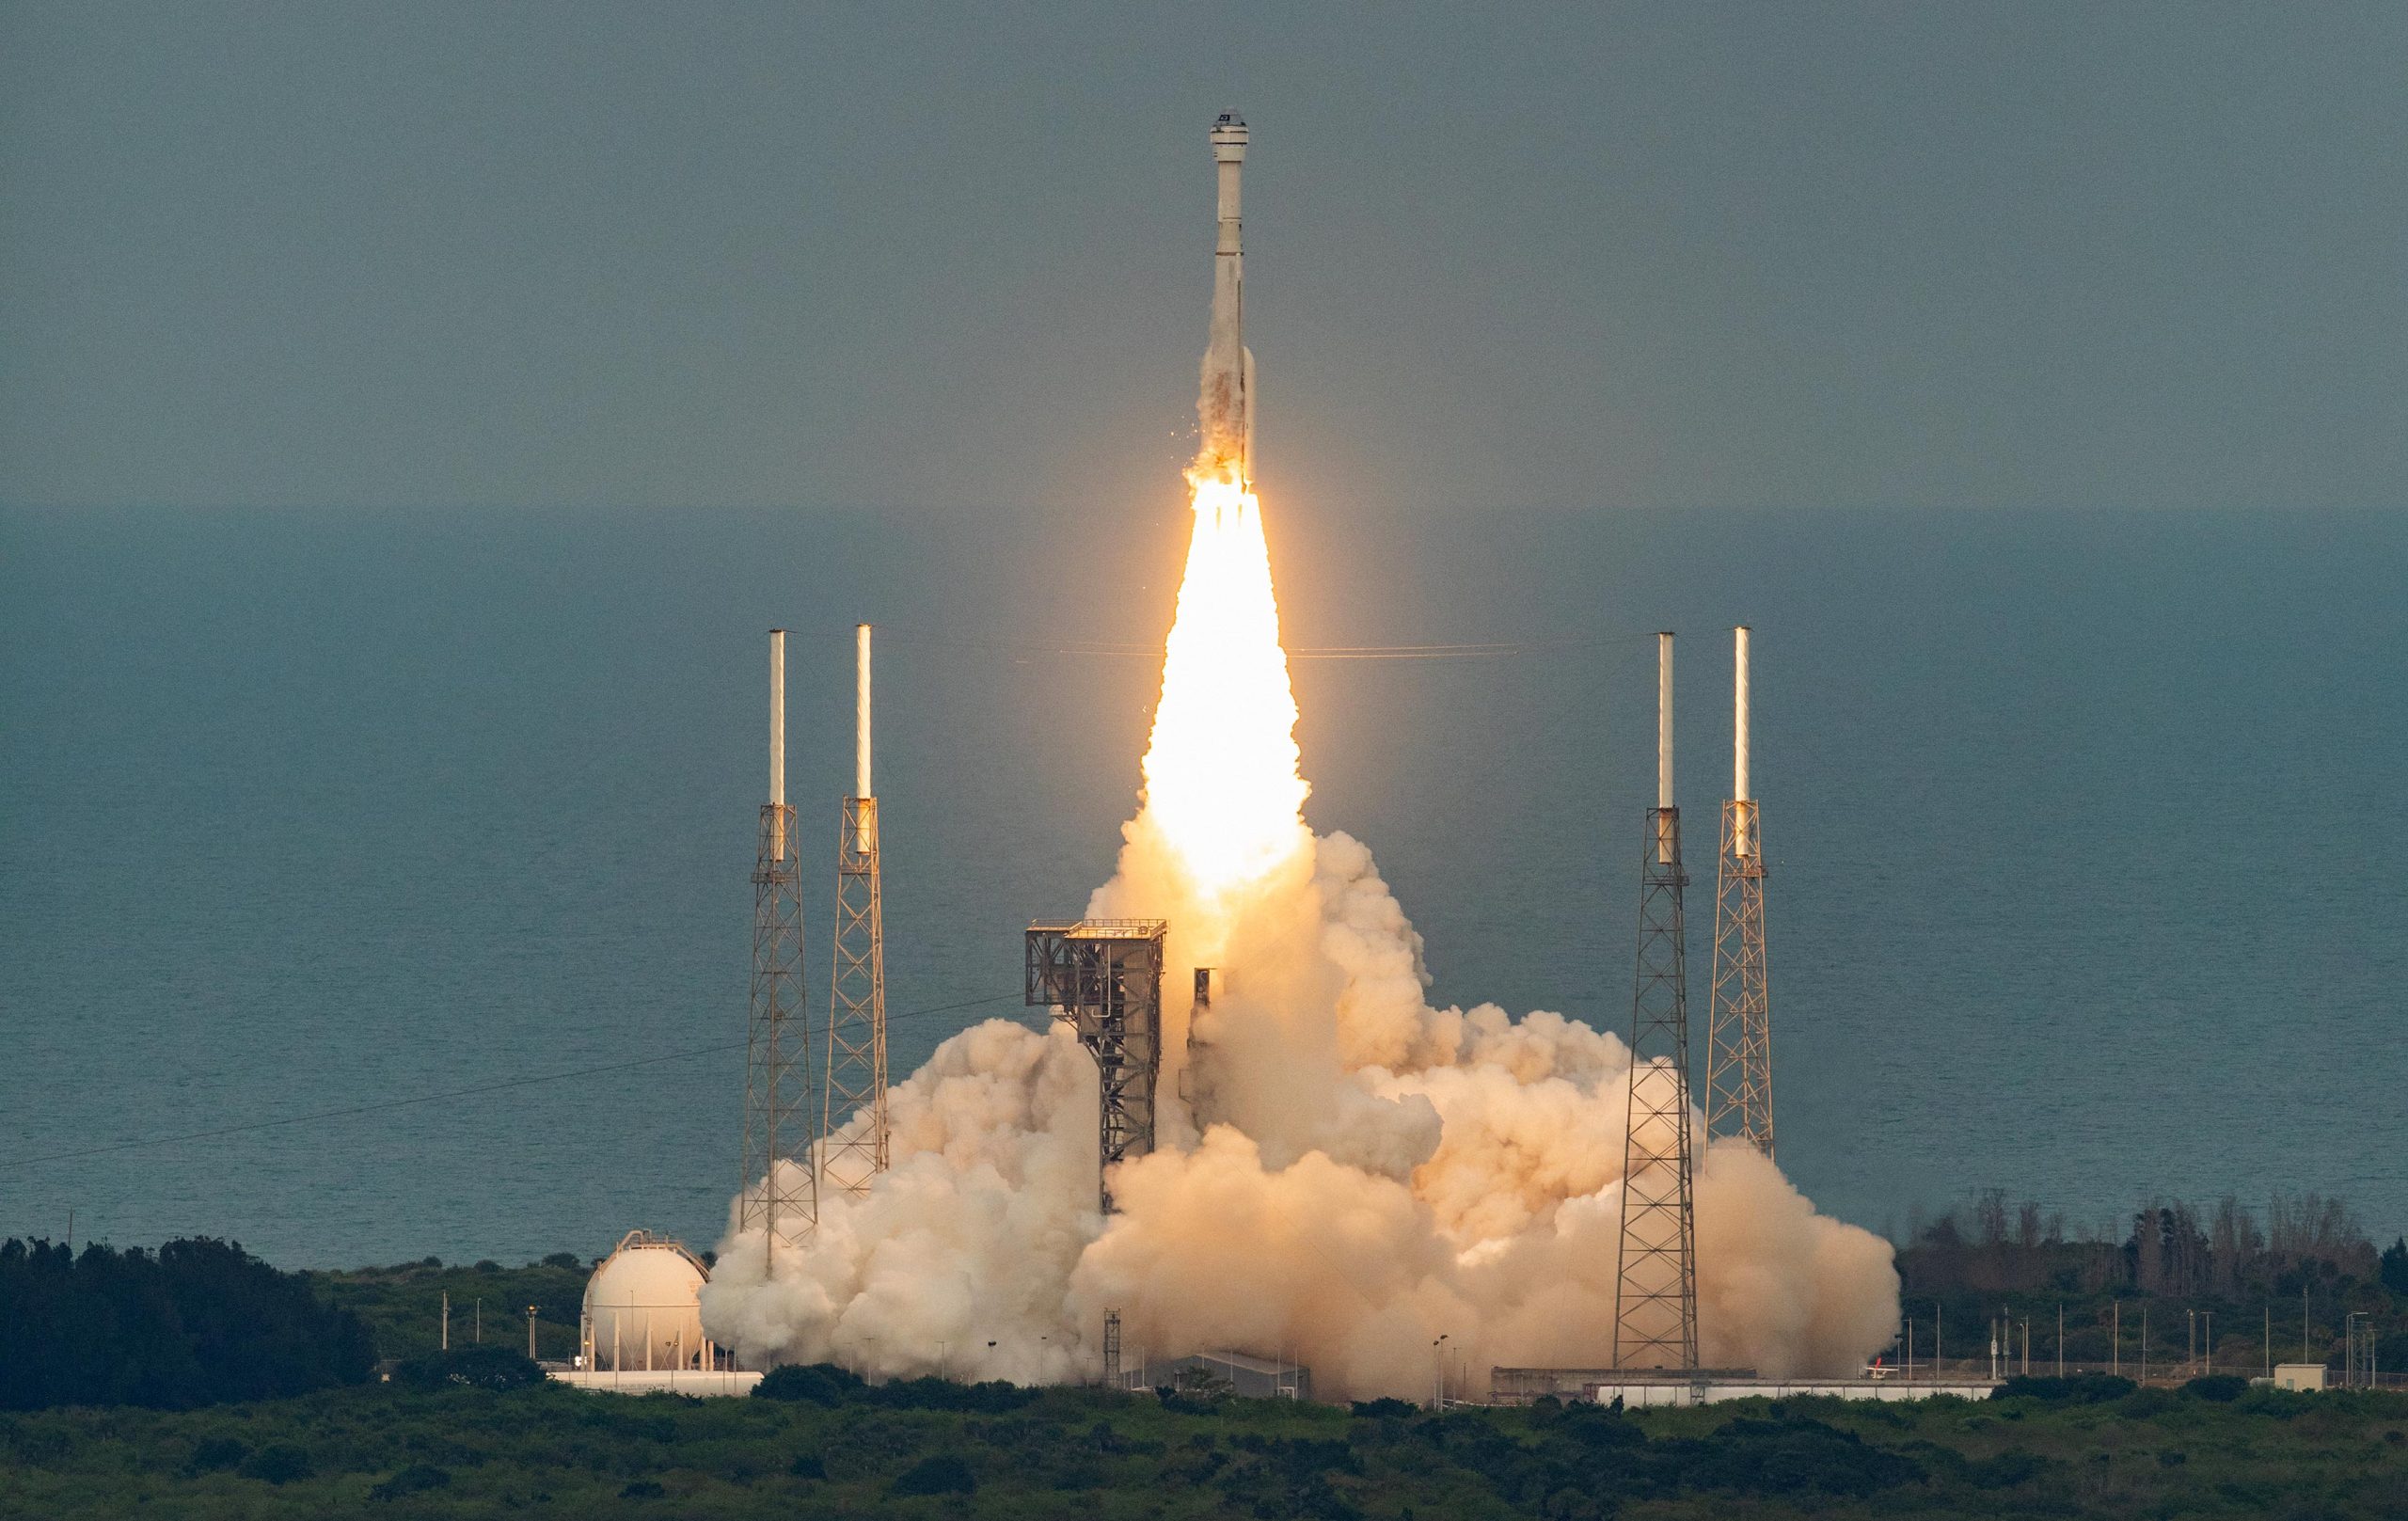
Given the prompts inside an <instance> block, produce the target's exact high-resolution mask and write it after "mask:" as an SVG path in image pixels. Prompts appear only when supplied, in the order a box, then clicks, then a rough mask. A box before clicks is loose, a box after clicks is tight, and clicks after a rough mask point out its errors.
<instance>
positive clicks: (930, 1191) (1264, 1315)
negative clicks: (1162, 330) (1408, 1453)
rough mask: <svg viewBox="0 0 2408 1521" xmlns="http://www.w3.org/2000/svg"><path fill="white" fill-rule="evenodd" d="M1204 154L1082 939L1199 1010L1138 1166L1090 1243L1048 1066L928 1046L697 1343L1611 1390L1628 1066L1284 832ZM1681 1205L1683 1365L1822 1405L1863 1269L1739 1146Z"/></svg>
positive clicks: (1709, 1160)
mask: <svg viewBox="0 0 2408 1521" xmlns="http://www.w3.org/2000/svg"><path fill="white" fill-rule="evenodd" d="M1212 145H1213V151H1214V157H1215V160H1216V162H1217V164H1218V169H1217V173H1218V175H1219V177H1220V184H1221V210H1222V220H1221V234H1220V242H1219V244H1218V246H1216V250H1215V254H1216V257H1215V259H1214V265H1215V271H1214V280H1213V302H1212V315H1213V322H1212V342H1211V344H1210V346H1209V347H1208V349H1207V351H1206V357H1205V361H1204V368H1203V376H1202V381H1203V383H1202V385H1201V387H1200V388H1199V392H1198V397H1197V417H1198V422H1199V432H1200V434H1201V440H1200V445H1199V450H1198V454H1197V458H1196V463H1195V465H1194V466H1193V467H1191V469H1190V471H1189V480H1190V482H1191V483H1193V486H1194V489H1195V520H1194V523H1193V525H1192V529H1191V536H1190V539H1189V543H1188V556H1187V568H1186V575H1185V578H1184V580H1183V581H1182V583H1181V585H1180V593H1179V603H1178V610H1177V613H1176V616H1175V620H1174V622H1173V625H1172V627H1171V631H1170V635H1169V638H1168V641H1167V642H1166V645H1165V653H1164V662H1163V685H1162V693H1161V699H1160V702H1159V704H1158V705H1157V707H1156V709H1155V714H1154V726H1153V733H1152V737H1151V738H1150V740H1149V744H1148V748H1147V751H1146V754H1145V757H1144V762H1143V767H1142V778H1143V791H1142V802H1141V805H1140V807H1139V809H1138V811H1137V815H1136V816H1135V817H1133V818H1132V819H1131V820H1130V821H1129V822H1128V824H1127V825H1126V826H1125V827H1124V830H1123V834H1124V840H1125V843H1124V845H1123V847H1122V849H1121V853H1120V860H1119V863H1118V868H1117V872H1116V873H1115V875H1114V877H1113V879H1111V880H1110V881H1109V882H1107V883H1105V884H1104V885H1103V886H1102V887H1101V888H1099V889H1098V890H1097V892H1096V893H1095V895H1094V896H1093V897H1092V898H1091V899H1090V900H1089V902H1088V905H1087V909H1086V916H1087V917H1089V918H1159V919H1165V920H1167V921H1168V922H1169V924H1170V940H1169V943H1168V947H1167V954H1168V957H1169V961H1170V966H1171V969H1172V973H1173V974H1172V975H1171V976H1169V977H1167V978H1165V979H1164V980H1165V985H1166V987H1167V988H1184V987H1186V986H1187V985H1188V983H1189V981H1190V978H1189V976H1188V975H1187V974H1185V969H1189V968H1195V967H1212V968H1214V969H1215V973H1214V976H1213V979H1212V983H1211V985H1210V986H1211V996H1210V999H1209V1003H1208V1002H1207V1001H1205V1000H1202V999H1198V1000H1196V1007H1195V1008H1193V1009H1190V1008H1188V1007H1185V1006H1180V1005H1179V1004H1178V1003H1175V1002H1172V1001H1170V1000H1166V1001H1165V1002H1166V1005H1168V1006H1166V1007H1165V1008H1164V1011H1163V1012H1164V1029H1163V1031H1162V1050H1163V1053H1164V1072H1163V1073H1162V1082H1161V1084H1160V1085H1159V1086H1158V1087H1157V1088H1156V1090H1155V1091H1156V1093H1157V1096H1158V1097H1157V1112H1156V1120H1157V1125H1156V1132H1155V1136H1156V1139H1155V1149H1153V1150H1152V1151H1151V1152H1149V1154H1147V1155H1145V1156H1142V1157H1138V1158H1135V1159H1133V1160H1131V1161H1128V1162H1125V1163H1122V1164H1120V1165H1117V1166H1116V1167H1115V1168H1114V1169H1113V1173H1112V1177H1111V1180H1110V1187H1111V1193H1112V1196H1113V1199H1114V1203H1115V1207H1116V1211H1117V1212H1116V1213H1114V1214H1113V1215H1112V1216H1111V1217H1110V1218H1109V1219H1106V1218H1105V1217H1104V1216H1103V1215H1102V1214H1101V1212H1100V1211H1099V1210H1098V1208H1097V1197H1096V1186H1095V1184H1096V1174H1095V1167H1096V1144H1097V1143H1096V1135H1097V1103H1098V1078H1097V1069H1096V1066H1095V1063H1094V1062H1093V1061H1092V1060H1091V1059H1090V1058H1089V1057H1088V1055H1087V1054H1086V1053H1085V1051H1084V1050H1083V1049H1082V1048H1081V1047H1080V1046H1079V1044H1078V1042H1077V1039H1076V1038H1075V1037H1074V1036H1072V1035H1070V1034H1069V1033H1068V1032H1067V1031H1064V1030H1061V1029H1059V1028H1054V1029H1051V1030H1048V1031H1047V1032H1046V1033H1043V1034H1039V1033H1038V1032H1037V1031H1034V1030H1030V1029H1028V1028H1026V1027H1024V1026H1022V1025H1019V1024H1016V1023H1012V1022H1006V1021H1000V1020H997V1021H990V1022H987V1023H984V1024H981V1025H978V1026H975V1027H974V1028H972V1029H969V1030H966V1031H964V1032H962V1033H961V1034H960V1035H958V1036H956V1037H954V1038H952V1039H950V1040H947V1041H946V1042H944V1043H943V1045H942V1046H940V1047H938V1049H937V1052H936V1054H935V1055H934V1056H933V1057H932V1058H931V1059H930V1060H929V1062H928V1064H927V1066H926V1067H925V1068H923V1069H921V1070H920V1071H919V1072H918V1073H916V1074H914V1075H913V1076H912V1077H911V1078H910V1079H909V1080H907V1081H905V1082H904V1083H902V1084H900V1085H896V1086H895V1087H894V1088H893V1089H892V1090H891V1092H890V1096H889V1111H888V1112H889V1122H890V1133H891V1136H892V1147H893V1152H892V1166H891V1168H890V1170H889V1171H887V1172H885V1173H882V1174H880V1175H879V1177H878V1179H877V1180H876V1181H875V1182H874V1183H873V1185H872V1186H871V1187H870V1188H869V1190H868V1191H867V1192H866V1193H865V1194H864V1195H863V1196H858V1197H856V1196H839V1197H837V1198H835V1199H834V1200H832V1201H829V1202H823V1204H822V1205H821V1212H820V1216H819V1226H818V1233H817V1235H816V1238H815V1240H814V1242H813V1244H812V1246H811V1248H810V1250H809V1251H808V1252H798V1251H785V1252H781V1253H778V1254H777V1255H776V1257H775V1260H774V1262H773V1261H772V1260H770V1258H769V1255H768V1253H767V1251H766V1250H765V1244H764V1243H763V1241H762V1239H761V1237H760V1234H759V1232H758V1231H750V1232H748V1231H745V1230H742V1229H739V1228H737V1221H738V1219H739V1218H740V1212H739V1211H731V1220H730V1229H729V1232H728V1235H727V1237H726V1239H725V1240H724V1242H723V1243H722V1244H721V1250H720V1258H719V1263H718V1266H717V1268H716V1269H715V1270H714V1272H713V1274H712V1276H711V1281H710V1283H709V1284H708V1285H707V1286H706V1287H705V1290H704V1298H703V1316H704V1325H705V1329H706V1330H707V1331H708V1332H709V1334H710V1335H711V1336H713V1337H714V1338H716V1339H718V1340H719V1341H721V1343H722V1344H724V1345H728V1346H731V1347H733V1348H735V1349H736V1351H737V1355H738V1356H739V1357H740V1358H741V1359H742V1360H743V1361H744V1363H745V1364H746V1365H747V1366H753V1367H760V1366H765V1365H767V1364H768V1363H772V1362H787V1361H818V1360H832V1361H837V1362H841V1363H844V1364H847V1365H848V1366H850V1367H853V1368H857V1369H863V1370H868V1371H871V1372H875V1373H879V1374H885V1375H894V1376H901V1375H907V1374H916V1373H929V1372H935V1371H937V1370H938V1369H939V1367H940V1364H941V1360H942V1359H943V1358H944V1357H945V1353H944V1351H943V1349H944V1348H946V1347H947V1346H948V1345H949V1346H950V1348H951V1354H950V1361H949V1368H948V1371H950V1372H951V1373H952V1374H953V1376H956V1377H972V1378H1007V1379H1013V1380H1016V1381H1020V1382H1022V1383H1046V1382H1069V1381H1075V1380H1080V1379H1086V1378H1092V1377H1094V1376H1096V1373H1097V1370H1099V1369H1100V1367H1101V1357H1102V1352H1101V1336H1102V1333H1103V1327H1104V1323H1105V1314H1106V1311H1107V1310H1117V1313H1118V1316H1119V1318H1120V1322H1121V1323H1122V1325H1123V1326H1124V1330H1125V1335H1126V1337H1127V1338H1128V1339H1129V1344H1130V1345H1133V1346H1142V1347H1147V1348H1150V1349H1152V1350H1153V1351H1154V1352H1155V1353H1156V1354H1157V1355H1174V1356H1175V1355H1180V1354H1183V1353H1186V1352H1190V1351H1194V1350H1196V1349H1199V1348H1221V1347H1231V1348H1241V1349H1251V1350H1253V1351H1256V1352H1259V1353H1261V1354H1264V1355H1273V1354H1277V1355H1283V1356H1284V1357H1285V1358H1286V1359H1287V1360H1289V1361H1291V1362H1298V1361H1300V1362H1303V1363H1305V1364H1307V1365H1309V1366H1310V1367H1311V1368H1312V1370H1313V1380H1314V1386H1315V1388H1316V1390H1317V1391H1319V1392H1322V1393H1323V1394H1327V1395H1336V1396H1339V1397H1353V1398H1363V1397H1368V1396H1370V1395H1374V1394H1386V1395H1397V1396H1405V1397H1411V1396H1413V1395H1415V1394H1416V1393H1418V1391H1422V1390H1426V1389H1427V1388H1428V1387H1429V1385H1430V1353H1429V1348H1430V1346H1431V1343H1432V1341H1433V1340H1434V1339H1435V1338H1437V1337H1438V1336H1440V1335H1442V1334H1443V1335H1446V1336H1448V1337H1450V1341H1449V1343H1448V1344H1449V1345H1450V1347H1454V1348H1458V1349H1461V1351H1462V1353H1463V1355H1465V1357H1466V1358H1467V1359H1468V1362H1469V1365H1470V1366H1472V1367H1474V1368H1477V1367H1481V1366H1486V1365H1491V1364H1495V1365H1504V1366H1523V1367H1530V1366H1589V1367H1597V1366H1603V1365H1604V1364H1606V1363H1607V1362H1609V1361H1610V1360H1611V1358H1612V1354H1613V1346H1614V1291H1615V1282H1614V1280H1615V1259H1616V1241H1617V1238H1618V1222H1619V1219H1620V1211H1621V1188H1622V1179H1621V1173H1622V1168H1623V1160H1624V1144H1623V1143H1624V1129H1625V1113H1626V1108H1627V1103H1628V1088H1629V1071H1630V1057H1629V1051H1628V1048H1626V1047H1625V1046H1624V1044H1623V1042H1622V1041H1621V1040H1619V1039H1618V1038H1615V1037H1614V1036H1612V1035H1610V1034H1607V1033H1604V1032H1601V1031H1597V1030H1593V1029H1591V1028H1590V1027H1589V1026H1587V1025H1585V1024H1582V1023H1580V1022H1576V1021H1572V1020H1567V1019H1564V1018H1563V1017H1562V1016H1560V1015H1557V1014H1550V1013H1544V1012H1542V1013H1533V1014H1529V1015H1528V1016H1526V1017H1524V1018H1522V1019H1521V1020H1518V1021H1516V1020H1513V1019H1510V1018H1509V1017H1508V1016H1507V1015H1506V1014H1505V1012H1504V1011H1503V1010H1502V1009H1500V1008H1497V1006H1493V1005H1481V1006H1478V1007H1476V1008H1473V1009H1470V1010H1469V1011H1465V1010H1464V1009H1460V1008H1443V1009H1442V1008H1433V1007H1431V1006H1429V1004H1428V1002H1427V999H1426V996H1425V992H1426V989H1427V986H1428V982H1429V976H1428V974H1427V973H1426V972H1425V970H1424V969H1423V965H1422V959H1421V938H1420V936H1419V935H1418V934H1417V933H1415V931H1414V929H1413V927H1412V925H1411V923H1410V922H1409V921H1408V920H1407V919H1406V918H1405V915H1404V911H1403V910H1402V907H1401V906H1400V905H1399V904H1398V902H1397V901H1396V898H1395V896H1394V895H1392V894H1391V893H1390V892H1389V891H1388V888H1387V885H1386V882H1384V881H1383V880H1381V879H1380V876H1379V873H1378V870H1377V868H1376V867H1375V866H1374V865H1373V864H1372V862H1371V857H1370V851H1369V850H1368V849H1366V848H1364V847H1363V846H1362V845H1361V844H1359V843H1357V842H1356V841H1355V840H1353V839H1350V838H1349V837H1347V836H1346V835H1344V834H1339V833H1331V834H1326V835H1320V836H1316V835H1314V834H1313V833H1312V832H1311V831H1310V830H1309V829H1307V826H1306V824H1305V821H1304V818H1303V815H1302V810H1303V806H1304V801H1305V799H1306V796H1307V790H1308V789H1307V784H1306V782H1305V780H1304V775H1303V770H1302V767H1301V764H1300V756H1299V754H1298V751H1297V746H1296V741H1295V724H1296V718H1297V710H1296V702H1295V697H1294V694H1293V691H1292V689H1291V686H1290V683H1289V673H1288V658H1287V655H1286V653H1285V652H1284V651H1283V650H1282V648H1281V646H1280V642H1279V610H1278V604H1277V598H1276V596H1275V593H1274V590H1273V584H1272V577H1271V564H1270V556H1269V553H1268V551H1267V549H1266V547H1265V544H1264V539H1263V531H1262V510H1261V506H1260V503H1259V500H1258V499H1257V498H1256V496H1255V493H1254V474H1253V469H1254V458H1253V449H1252V442H1253V423H1254V416H1253V402H1254V400H1255V391H1254V386H1253V373H1252V365H1251V362H1250V359H1249V356H1247V355H1246V352H1245V344H1244V328H1243V313H1244V304H1243V291H1242V286H1241V280H1240V269H1239V264H1240V257H1241V256H1240V254H1239V248H1238V241H1239V239H1238V216H1237V210H1238V196H1237V178H1238V172H1239V169H1238V166H1239V165H1240V164H1241V163H1242V162H1243V158H1244V145H1245V130H1244V123H1243V122H1240V121H1238V120H1237V119H1236V118H1235V117H1234V115H1232V116H1230V117H1228V118H1225V119H1223V120H1222V121H1221V122H1219V123H1216V124H1215V125H1214V128H1213V132H1212ZM1190 1022H1192V1023H1193V1029H1192V1030H1191V1029H1189V1028H1186V1026H1187V1025H1188V1024H1189V1023H1190ZM1191 1060H1192V1063H1193V1066H1192V1069H1189V1070H1187V1071H1184V1072H1182V1071H1180V1067H1182V1066H1186V1065H1188V1064H1189V1063H1190V1062H1191ZM1191 1099H1192V1102H1191V1101H1190V1100H1191ZM864 1122H865V1121H863V1120H862V1119H859V1118H857V1119H856V1120H854V1121H853V1125H854V1126H855V1127H858V1126H860V1125H861V1124H863V1123H864ZM1693 1122H1694V1121H1693ZM848 1133H849V1132H848ZM1696 1198H1697V1263H1698V1275H1697V1280H1698V1281H1697V1288H1698V1301H1699V1333H1700V1339H1701V1349H1700V1350H1701V1356H1702V1357H1703V1361H1704V1362H1705V1363H1707V1364H1710V1365H1716V1366H1725V1367H1728V1366H1749V1367H1754V1368H1757V1369H1759V1370H1763V1371H1764V1372H1766V1373H1767V1374H1775V1375H1780V1374H1790V1373H1808V1372H1813V1373H1824V1374H1828V1373H1836V1372H1844V1371H1846V1370H1850V1369H1852V1368H1855V1367H1861V1365H1862V1363H1863V1361H1864V1360H1865V1358H1867V1357H1868V1356H1870V1355H1872V1354H1873V1353H1875V1352H1877V1351H1878V1350H1879V1349H1880V1348H1882V1347H1883V1346H1885V1345H1886V1344H1887V1342H1888V1340H1889V1338H1890V1335H1891V1332H1892V1329H1893V1327H1894V1325H1895V1324H1896V1320H1897V1289H1898V1285H1897V1276H1896V1274H1895V1272H1894V1271H1893V1268H1892V1266H1891V1261H1890V1249H1889V1247H1888V1245H1887V1244H1886V1243H1883V1242H1881V1241H1880V1240H1878V1239H1877V1238H1876V1237H1874V1236H1873V1235H1871V1234H1870V1233H1868V1232H1866V1231H1862V1230H1859V1229H1857V1228H1854V1227H1852V1226H1846V1225H1843V1224H1841V1223H1839V1222H1838V1221H1835V1220H1830V1219H1827V1218H1825V1217H1822V1216H1819V1215H1817V1214H1815V1213H1814V1207H1813V1206H1812V1205H1811V1204H1810V1203H1808V1202H1807V1201H1806V1199H1804V1198H1803V1197H1802V1196H1799V1195H1798V1192H1797V1190H1796V1189H1794V1188H1793V1187H1791V1186H1790V1184H1789V1182H1788V1181H1787V1180H1785V1179H1783V1178H1782V1175H1781V1174H1780V1172H1779V1171H1778V1170H1776V1169H1775V1168H1774V1166H1773V1165H1772V1163H1771V1162H1770V1161H1769V1160H1768V1159H1766V1157H1764V1156H1763V1155H1762V1154H1761V1153H1759V1152H1758V1151H1756V1150H1755V1149H1753V1148H1751V1147H1750V1146H1748V1145H1746V1144H1745V1143H1744V1142H1739V1143H1716V1144H1715V1145H1713V1146H1711V1147H1709V1148H1706V1149H1703V1152H1702V1155H1701V1160H1700V1163H1699V1165H1698V1169H1697V1175H1696Z"/></svg>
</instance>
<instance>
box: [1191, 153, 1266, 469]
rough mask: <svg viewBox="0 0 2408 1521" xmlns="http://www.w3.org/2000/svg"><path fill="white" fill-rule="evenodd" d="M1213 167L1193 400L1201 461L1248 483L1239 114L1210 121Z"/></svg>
mask: <svg viewBox="0 0 2408 1521" xmlns="http://www.w3.org/2000/svg"><path fill="white" fill-rule="evenodd" d="M1245 145H1246V131H1245V119H1244V118H1243V117H1241V116H1239V115H1238V114H1237V113H1236V112H1235V111H1224V112H1222V113H1221V118H1220V119H1219V120H1217V121H1215V122H1213V123H1212V163H1213V172H1214V174H1215V175H1216V176H1217V177H1218V182H1219V186H1218V187H1219V191H1220V235H1219V237H1218V238H1217V239H1216V240H1215V241H1214V243H1213V246H1212V343H1211V344H1210V345H1209V346H1208V347H1207V348H1206V349H1205V351H1204V385H1203V390H1202V393H1201V394H1200V396H1199V397H1198V399H1197V401H1196V413H1197V421H1198V423H1199V424H1200V426H1201V430H1202V433H1203V452H1202V459H1201V460H1200V462H1199V463H1200V464H1202V465H1203V466H1204V467H1206V468H1208V469H1212V470H1214V471H1216V472H1218V473H1222V474H1226V475H1228V476H1229V477H1230V478H1231V479H1233V480H1235V481H1236V482H1237V483H1239V484H1240V485H1242V486H1246V487H1249V488H1251V487H1252V485H1253V483H1254V355H1253V354H1252V353H1251V352H1249V351H1248V350H1247V348H1246V346H1245V253H1244V246H1243V245H1242V243H1241V240H1240V226H1239V215H1238V177H1239V176H1240V175H1241V174H1242V173H1244V169H1245Z"/></svg>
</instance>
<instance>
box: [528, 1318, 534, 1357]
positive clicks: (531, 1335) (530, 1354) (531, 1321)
mask: <svg viewBox="0 0 2408 1521" xmlns="http://www.w3.org/2000/svg"><path fill="white" fill-rule="evenodd" d="M527 1360H528V1361H529V1362H533V1361H534V1360H535V1307H534V1306H532V1305H530V1306H528V1307H527Z"/></svg>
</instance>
